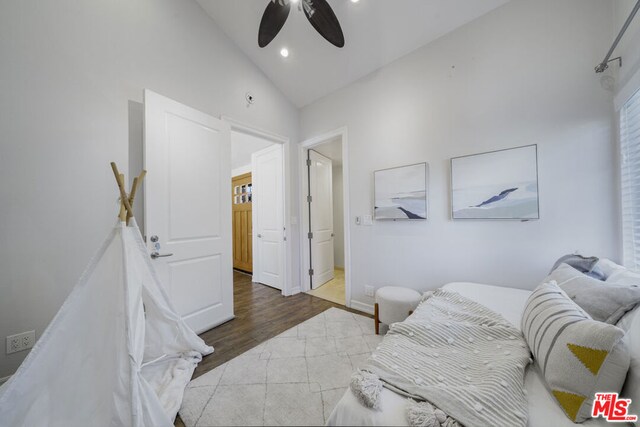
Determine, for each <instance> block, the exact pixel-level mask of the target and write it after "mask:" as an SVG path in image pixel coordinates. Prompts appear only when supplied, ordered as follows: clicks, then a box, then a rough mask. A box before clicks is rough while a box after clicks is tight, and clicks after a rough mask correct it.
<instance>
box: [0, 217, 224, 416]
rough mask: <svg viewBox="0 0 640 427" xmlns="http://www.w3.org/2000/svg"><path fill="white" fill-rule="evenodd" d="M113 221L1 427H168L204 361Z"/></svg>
mask: <svg viewBox="0 0 640 427" xmlns="http://www.w3.org/2000/svg"><path fill="white" fill-rule="evenodd" d="M130 223H131V224H130V225H129V226H126V225H125V223H124V222H118V224H117V225H116V226H115V227H114V229H113V231H112V232H111V233H110V235H109V236H108V237H107V239H106V240H105V242H104V243H103V245H102V247H101V248H100V250H99V251H98V253H97V254H96V256H95V257H94V258H93V260H92V261H91V263H90V264H89V266H88V267H87V270H86V271H85V272H84V274H83V275H82V277H81V279H80V281H79V282H78V284H77V285H76V286H75V288H74V289H73V291H72V292H71V294H70V295H69V297H68V298H67V300H66V301H65V302H64V304H63V305H62V308H61V309H60V311H59V312H58V314H57V315H56V316H55V318H54V319H53V321H52V322H51V324H50V325H49V326H48V327H47V329H46V330H45V332H44V333H43V334H42V336H41V337H40V339H39V340H38V341H37V342H36V345H35V346H34V348H33V349H32V350H31V353H30V354H29V355H28V357H27V358H26V359H25V361H24V362H23V363H22V365H21V366H20V368H19V369H18V371H17V372H16V373H15V374H14V375H13V376H12V377H11V379H10V380H9V381H8V382H7V383H6V384H4V386H3V387H2V389H1V390H0V393H1V394H0V424H2V425H7V426H9V425H10V426H82V427H85V426H89V425H100V426H134V427H138V426H172V425H173V420H174V418H175V416H176V413H177V412H178V409H179V408H180V404H181V402H182V397H183V393H184V388H185V386H186V384H187V383H188V382H189V380H190V379H191V375H192V374H193V370H194V369H195V367H196V365H197V364H198V362H200V360H202V355H206V354H209V353H211V352H213V348H212V347H209V346H207V345H206V344H205V343H204V341H202V340H201V339H200V338H199V337H198V336H197V335H196V334H195V333H194V332H193V331H192V330H191V329H189V327H188V326H187V325H186V324H185V323H184V322H183V321H182V319H181V318H180V316H179V315H178V314H177V313H176V311H175V310H174V309H173V307H172V304H171V302H170V301H169V299H168V297H167V295H166V293H165V292H164V289H163V288H162V285H161V284H160V282H159V281H158V279H157V277H156V275H155V273H154V270H153V267H152V265H151V260H150V259H149V256H148V253H147V250H146V248H145V244H144V242H143V240H142V236H141V235H140V231H139V229H138V227H137V225H136V224H135V220H131V221H130Z"/></svg>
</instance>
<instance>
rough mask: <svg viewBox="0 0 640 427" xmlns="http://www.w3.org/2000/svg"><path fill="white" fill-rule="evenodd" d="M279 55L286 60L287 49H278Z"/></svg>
mask: <svg viewBox="0 0 640 427" xmlns="http://www.w3.org/2000/svg"><path fill="white" fill-rule="evenodd" d="M280 55H282V57H283V58H286V57H287V56H289V49H287V48H286V47H283V48H282V49H280Z"/></svg>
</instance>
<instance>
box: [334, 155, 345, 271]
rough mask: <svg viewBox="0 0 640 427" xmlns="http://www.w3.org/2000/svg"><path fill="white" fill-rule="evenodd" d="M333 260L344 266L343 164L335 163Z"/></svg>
mask: <svg viewBox="0 0 640 427" xmlns="http://www.w3.org/2000/svg"><path fill="white" fill-rule="evenodd" d="M332 186H333V188H332V191H333V234H334V236H333V262H334V265H335V266H336V267H340V268H344V202H343V197H342V195H343V194H344V190H343V188H342V165H341V164H338V165H335V164H334V165H333V168H332Z"/></svg>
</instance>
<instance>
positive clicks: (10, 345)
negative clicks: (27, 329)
mask: <svg viewBox="0 0 640 427" xmlns="http://www.w3.org/2000/svg"><path fill="white" fill-rule="evenodd" d="M21 348H22V342H21V341H20V335H10V336H8V337H7V354H11V353H15V352H17V351H20V349H21Z"/></svg>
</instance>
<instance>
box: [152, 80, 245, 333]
mask: <svg viewBox="0 0 640 427" xmlns="http://www.w3.org/2000/svg"><path fill="white" fill-rule="evenodd" d="M144 108H145V139H144V164H145V169H147V170H148V171H149V173H148V174H147V178H146V179H145V229H146V235H147V236H148V240H147V245H148V247H149V251H150V252H155V253H156V254H155V256H152V258H153V263H154V267H155V268H156V271H157V273H158V276H159V277H160V281H161V282H162V283H163V285H164V286H165V287H167V293H168V294H169V297H170V298H171V300H172V302H173V304H174V306H175V308H176V309H177V310H178V312H179V313H180V315H181V316H182V317H183V318H184V320H185V321H186V322H187V324H188V325H189V326H190V327H191V328H192V329H193V330H194V331H195V332H196V333H201V332H204V331H206V330H208V329H211V328H213V327H214V326H217V325H219V324H221V323H223V322H226V321H227V320H229V319H232V318H233V274H232V270H231V209H229V208H230V207H231V206H230V205H231V203H230V200H229V196H228V194H229V193H227V190H225V189H224V188H225V187H227V185H229V184H228V183H229V176H230V175H231V136H230V132H231V131H230V128H229V124H228V123H225V122H223V121H221V120H219V119H216V118H215V117H212V116H210V115H208V114H205V113H202V112H200V111H197V110H195V109H193V108H190V107H188V106H186V105H183V104H180V103H178V102H176V101H173V100H171V99H169V98H165V97H164V96H161V95H158V94H157V93H154V92H151V91H149V90H145V92H144ZM227 188H228V187H227ZM203 195H206V197H203Z"/></svg>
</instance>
